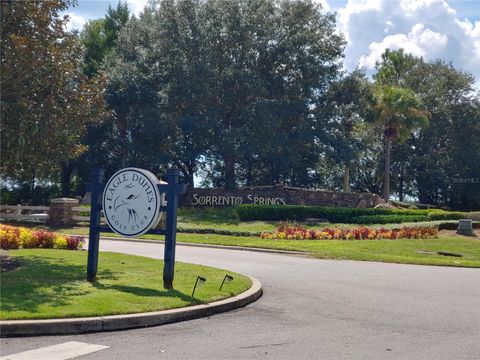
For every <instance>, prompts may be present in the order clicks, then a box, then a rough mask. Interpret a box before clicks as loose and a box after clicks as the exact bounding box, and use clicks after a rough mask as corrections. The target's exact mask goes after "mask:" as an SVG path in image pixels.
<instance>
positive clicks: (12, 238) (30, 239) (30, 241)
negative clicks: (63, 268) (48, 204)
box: [0, 224, 85, 250]
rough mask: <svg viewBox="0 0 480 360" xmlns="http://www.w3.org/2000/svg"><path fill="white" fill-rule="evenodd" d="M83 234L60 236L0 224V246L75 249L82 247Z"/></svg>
mask: <svg viewBox="0 0 480 360" xmlns="http://www.w3.org/2000/svg"><path fill="white" fill-rule="evenodd" d="M84 242H85V240H84V239H83V236H66V237H65V236H62V235H59V234H55V233H52V232H50V231H46V230H36V231H31V230H29V229H27V228H20V227H15V226H8V225H1V224H0V247H1V248H2V249H4V250H9V249H18V248H19V247H22V248H24V249H33V248H49V249H52V248H55V249H68V250H76V249H79V248H81V247H82V245H83V243H84Z"/></svg>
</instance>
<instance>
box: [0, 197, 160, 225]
mask: <svg viewBox="0 0 480 360" xmlns="http://www.w3.org/2000/svg"><path fill="white" fill-rule="evenodd" d="M72 200H74V199H52V201H51V205H50V206H24V205H0V221H17V222H43V223H46V224H47V225H51V226H73V225H79V224H81V223H84V224H85V223H87V224H88V223H89V222H90V207H81V206H78V201H77V200H75V201H72ZM164 221H165V214H164V212H161V213H160V221H159V224H158V227H161V226H164ZM100 223H102V224H105V218H104V217H103V211H102V212H101V217H100Z"/></svg>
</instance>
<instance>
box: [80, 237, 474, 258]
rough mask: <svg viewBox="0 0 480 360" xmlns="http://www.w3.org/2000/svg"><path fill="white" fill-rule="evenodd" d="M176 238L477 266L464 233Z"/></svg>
mask: <svg viewBox="0 0 480 360" xmlns="http://www.w3.org/2000/svg"><path fill="white" fill-rule="evenodd" d="M73 232H74V231H73ZM104 235H105V236H114V235H115V234H111V233H108V234H107V233H105V234H104ZM143 238H147V239H151V240H163V236H158V235H146V236H144V237H143ZM177 241H179V242H187V243H196V244H212V245H227V246H244V247H252V248H263V249H272V250H289V251H301V252H307V253H309V254H310V255H312V256H314V257H317V258H322V259H343V260H361V261H379V262H391V263H401V264H422V265H446V266H467V267H480V238H476V237H467V236H454V235H440V236H439V238H438V239H425V240H422V239H397V240H272V239H261V238H260V237H254V236H226V235H215V234H182V233H178V234H177ZM438 251H441V252H448V253H455V254H461V255H462V257H451V256H444V255H439V254H437V252H438ZM430 253H433V254H430Z"/></svg>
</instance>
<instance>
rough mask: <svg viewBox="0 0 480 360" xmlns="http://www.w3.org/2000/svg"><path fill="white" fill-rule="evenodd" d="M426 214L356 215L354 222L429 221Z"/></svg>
mask: <svg viewBox="0 0 480 360" xmlns="http://www.w3.org/2000/svg"><path fill="white" fill-rule="evenodd" d="M428 220H429V218H428V216H426V215H363V216H355V217H354V218H353V219H352V221H351V223H352V224H365V225H366V224H400V223H405V222H419V221H428Z"/></svg>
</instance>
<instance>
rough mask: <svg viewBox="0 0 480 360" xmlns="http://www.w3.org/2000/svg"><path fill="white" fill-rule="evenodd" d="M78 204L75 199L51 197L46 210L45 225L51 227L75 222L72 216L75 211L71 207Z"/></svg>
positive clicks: (70, 224) (69, 224)
mask: <svg viewBox="0 0 480 360" xmlns="http://www.w3.org/2000/svg"><path fill="white" fill-rule="evenodd" d="M76 206H78V200H77V199H70V198H60V199H51V200H50V208H49V210H48V218H47V225H48V226H52V227H60V226H72V225H74V224H75V222H74V221H73V216H74V215H75V212H74V211H73V210H72V208H74V207H76Z"/></svg>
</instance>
